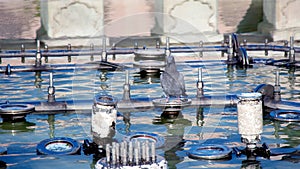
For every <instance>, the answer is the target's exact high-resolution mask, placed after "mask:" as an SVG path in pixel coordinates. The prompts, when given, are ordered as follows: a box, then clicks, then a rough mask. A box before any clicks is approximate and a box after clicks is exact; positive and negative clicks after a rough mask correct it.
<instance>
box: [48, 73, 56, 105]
mask: <svg viewBox="0 0 300 169" xmlns="http://www.w3.org/2000/svg"><path fill="white" fill-rule="evenodd" d="M48 102H49V103H53V102H55V87H54V85H53V73H52V72H50V74H49V87H48Z"/></svg>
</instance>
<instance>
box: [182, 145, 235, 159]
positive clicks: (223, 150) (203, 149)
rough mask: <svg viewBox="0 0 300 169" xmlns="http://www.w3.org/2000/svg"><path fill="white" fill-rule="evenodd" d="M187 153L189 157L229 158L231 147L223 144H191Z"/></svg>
mask: <svg viewBox="0 0 300 169" xmlns="http://www.w3.org/2000/svg"><path fill="white" fill-rule="evenodd" d="M187 154H188V156H189V157H190V158H196V159H208V160H218V159H225V158H230V157H231V154H232V149H231V148H228V147H226V146H223V145H199V146H193V147H192V148H191V149H190V150H189V151H188V153H187Z"/></svg>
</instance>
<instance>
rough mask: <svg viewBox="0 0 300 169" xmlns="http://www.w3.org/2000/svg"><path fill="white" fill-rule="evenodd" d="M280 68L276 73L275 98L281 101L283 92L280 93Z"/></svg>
mask: <svg viewBox="0 0 300 169" xmlns="http://www.w3.org/2000/svg"><path fill="white" fill-rule="evenodd" d="M279 73H280V70H279V69H277V70H276V75H275V86H274V100H275V101H280V100H281V93H280V74H279Z"/></svg>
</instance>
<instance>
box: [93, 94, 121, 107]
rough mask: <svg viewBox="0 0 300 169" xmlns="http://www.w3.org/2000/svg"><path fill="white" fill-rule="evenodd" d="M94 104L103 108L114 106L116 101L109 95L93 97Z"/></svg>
mask: <svg viewBox="0 0 300 169" xmlns="http://www.w3.org/2000/svg"><path fill="white" fill-rule="evenodd" d="M95 103H96V104H99V105H103V106H115V105H116V104H117V99H116V98H114V97H113V96H111V95H97V96H96V97H95Z"/></svg>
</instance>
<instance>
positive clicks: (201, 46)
mask: <svg viewBox="0 0 300 169" xmlns="http://www.w3.org/2000/svg"><path fill="white" fill-rule="evenodd" d="M199 48H200V49H199V50H200V51H199V56H200V57H201V58H202V57H203V41H200V42H199Z"/></svg>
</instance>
